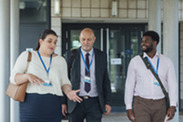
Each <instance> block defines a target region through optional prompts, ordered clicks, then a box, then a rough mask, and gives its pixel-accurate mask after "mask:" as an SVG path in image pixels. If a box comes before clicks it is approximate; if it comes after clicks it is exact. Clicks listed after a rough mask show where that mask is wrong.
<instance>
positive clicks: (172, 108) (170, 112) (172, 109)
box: [166, 106, 176, 121]
mask: <svg viewBox="0 0 183 122" xmlns="http://www.w3.org/2000/svg"><path fill="white" fill-rule="evenodd" d="M175 112H176V107H175V106H170V108H169V109H168V112H167V114H166V116H168V119H167V121H169V120H171V119H173V117H174V115H175Z"/></svg>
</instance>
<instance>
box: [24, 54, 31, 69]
mask: <svg viewBox="0 0 183 122" xmlns="http://www.w3.org/2000/svg"><path fill="white" fill-rule="evenodd" d="M28 53H29V54H28V57H27V65H26V69H25V72H27V69H28V67H29V63H30V61H31V59H32V52H30V51H28Z"/></svg>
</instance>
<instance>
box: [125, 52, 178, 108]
mask: <svg viewBox="0 0 183 122" xmlns="http://www.w3.org/2000/svg"><path fill="white" fill-rule="evenodd" d="M144 57H148V55H147V54H146V53H144ZM148 58H149V60H150V62H151V64H152V65H153V67H154V68H155V69H156V66H157V60H158V58H159V68H158V75H159V77H160V79H161V82H162V83H163V85H164V87H165V88H166V90H168V93H169V97H170V105H171V106H176V104H177V98H178V91H177V82H176V75H175V69H174V66H173V63H172V62H171V60H170V59H169V58H167V57H166V56H164V55H162V54H158V53H156V55H155V56H154V57H153V58H150V57H148ZM157 83H158V82H157V80H156V78H155V77H154V75H153V74H152V72H151V71H150V70H149V69H147V68H146V66H145V64H144V62H143V60H142V59H141V57H140V56H139V55H138V56H135V57H134V58H132V60H131V61H130V63H129V66H128V72H127V79H126V84H125V104H126V109H132V101H133V96H140V97H142V98H146V99H154V100H156V99H162V98H164V97H165V96H164V94H163V92H162V90H161V87H160V86H159V85H157Z"/></svg>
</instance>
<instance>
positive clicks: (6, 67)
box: [0, 0, 10, 122]
mask: <svg viewBox="0 0 183 122" xmlns="http://www.w3.org/2000/svg"><path fill="white" fill-rule="evenodd" d="M0 18H1V19H0V28H1V32H0V37H1V39H0V57H1V60H0V69H1V70H0V122H9V121H10V99H9V98H8V97H7V96H6V94H5V91H6V88H7V86H8V83H9V72H10V0H0Z"/></svg>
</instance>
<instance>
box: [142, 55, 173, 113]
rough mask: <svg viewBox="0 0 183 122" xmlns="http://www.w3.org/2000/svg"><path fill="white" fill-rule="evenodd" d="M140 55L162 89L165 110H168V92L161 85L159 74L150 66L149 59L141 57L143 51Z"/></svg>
mask: <svg viewBox="0 0 183 122" xmlns="http://www.w3.org/2000/svg"><path fill="white" fill-rule="evenodd" d="M140 57H141V58H142V60H143V61H144V63H145V65H146V67H147V69H150V70H151V72H152V73H153V75H154V77H155V78H156V80H157V81H158V82H159V84H160V87H161V89H162V92H163V93H164V95H165V100H166V111H168V109H169V108H170V99H169V95H168V92H167V91H166V89H165V87H164V86H163V84H162V82H161V80H160V78H159V76H158V75H157V74H156V73H155V71H154V69H153V68H152V66H151V64H150V63H149V61H148V60H147V58H143V53H141V54H140Z"/></svg>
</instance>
